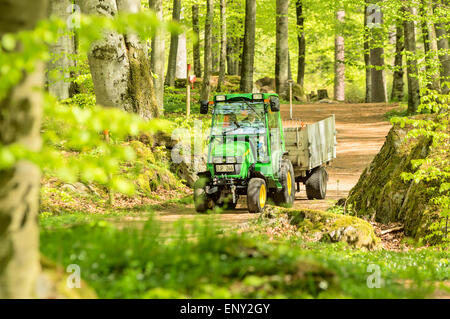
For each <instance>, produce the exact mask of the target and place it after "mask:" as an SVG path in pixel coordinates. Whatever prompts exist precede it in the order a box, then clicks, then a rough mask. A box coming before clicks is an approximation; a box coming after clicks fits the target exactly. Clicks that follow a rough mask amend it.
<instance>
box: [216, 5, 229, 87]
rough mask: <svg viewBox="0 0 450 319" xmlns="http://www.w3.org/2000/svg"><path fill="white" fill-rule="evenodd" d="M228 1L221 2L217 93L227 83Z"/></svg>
mask: <svg viewBox="0 0 450 319" xmlns="http://www.w3.org/2000/svg"><path fill="white" fill-rule="evenodd" d="M226 6H227V1H226V0H220V31H221V32H220V70H219V81H218V84H217V91H219V92H220V91H221V90H222V85H223V82H224V81H225V67H226V63H227V20H226V19H227V17H226V11H227V9H226Z"/></svg>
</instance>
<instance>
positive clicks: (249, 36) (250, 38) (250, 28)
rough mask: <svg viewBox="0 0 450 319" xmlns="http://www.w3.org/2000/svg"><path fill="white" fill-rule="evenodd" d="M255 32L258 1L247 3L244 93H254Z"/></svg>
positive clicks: (242, 62)
mask: <svg viewBox="0 0 450 319" xmlns="http://www.w3.org/2000/svg"><path fill="white" fill-rule="evenodd" d="M255 32H256V0H246V1H245V34H244V49H243V51H242V59H241V86H240V90H241V91H242V92H252V91H253V68H254V63H255Z"/></svg>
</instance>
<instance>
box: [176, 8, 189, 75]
mask: <svg viewBox="0 0 450 319" xmlns="http://www.w3.org/2000/svg"><path fill="white" fill-rule="evenodd" d="M183 12H184V9H183V8H182V9H181V14H180V21H183V18H184V16H183ZM186 77H187V46H186V33H182V34H180V35H178V48H177V68H176V72H175V78H177V79H186Z"/></svg>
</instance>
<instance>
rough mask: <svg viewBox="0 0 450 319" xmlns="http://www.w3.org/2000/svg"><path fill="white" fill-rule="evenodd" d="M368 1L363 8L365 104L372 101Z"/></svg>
mask: <svg viewBox="0 0 450 319" xmlns="http://www.w3.org/2000/svg"><path fill="white" fill-rule="evenodd" d="M368 3H369V2H368V0H366V6H365V7H364V64H365V71H366V98H365V102H366V103H369V102H370V101H371V100H372V97H371V96H372V82H371V76H370V74H371V67H370V45H369V34H370V33H369V30H368V28H367V19H368V15H367V4H368Z"/></svg>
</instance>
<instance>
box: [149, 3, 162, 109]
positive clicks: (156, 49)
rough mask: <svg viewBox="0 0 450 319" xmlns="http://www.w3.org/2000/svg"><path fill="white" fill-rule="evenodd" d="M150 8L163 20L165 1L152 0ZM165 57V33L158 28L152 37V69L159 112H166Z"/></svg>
mask: <svg viewBox="0 0 450 319" xmlns="http://www.w3.org/2000/svg"><path fill="white" fill-rule="evenodd" d="M149 5H150V8H152V9H153V10H155V12H156V16H157V17H158V19H159V20H161V21H163V19H164V14H163V1H162V0H150V1H149ZM165 60H166V57H165V41H164V33H163V32H162V31H161V30H158V31H157V32H156V34H155V37H154V38H153V39H152V52H151V69H152V71H153V73H154V74H156V77H155V78H154V79H153V83H154V85H155V97H156V103H157V105H158V110H159V114H163V112H164V64H165V63H164V62H165Z"/></svg>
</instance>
